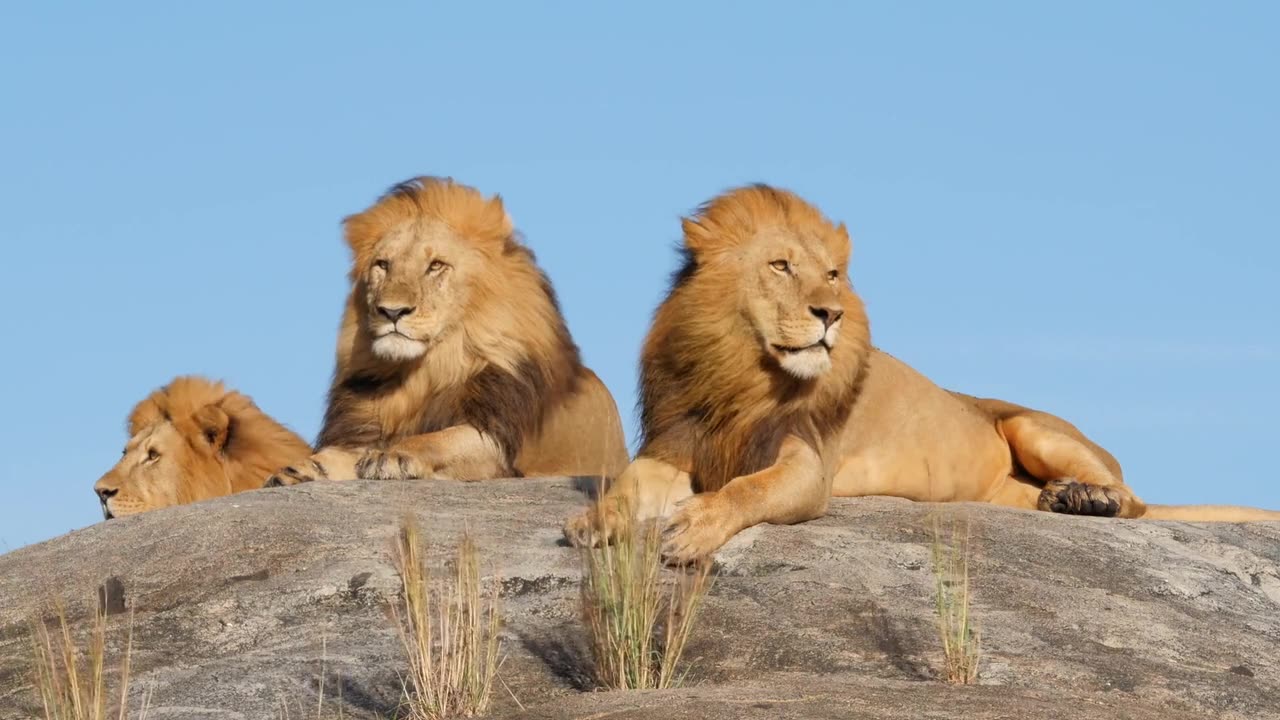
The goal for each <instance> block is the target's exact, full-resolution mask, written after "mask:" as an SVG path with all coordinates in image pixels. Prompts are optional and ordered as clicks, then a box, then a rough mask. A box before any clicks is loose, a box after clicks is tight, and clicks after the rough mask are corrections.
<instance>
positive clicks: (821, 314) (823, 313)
mask: <svg viewBox="0 0 1280 720" xmlns="http://www.w3.org/2000/svg"><path fill="white" fill-rule="evenodd" d="M809 312H811V313H813V316H814V317H816V318H818V319H819V320H821V321H822V326H823V327H824V328H829V327H831V326H832V325H835V324H836V323H838V322H840V318H842V317H844V311H843V310H841V309H840V308H836V307H814V306H812V305H811V306H809Z"/></svg>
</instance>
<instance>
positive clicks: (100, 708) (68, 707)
mask: <svg viewBox="0 0 1280 720" xmlns="http://www.w3.org/2000/svg"><path fill="white" fill-rule="evenodd" d="M54 617H55V622H56V625H57V627H56V628H55V629H50V627H49V625H50V623H48V622H45V621H44V620H39V619H37V620H33V621H32V623H31V650H32V659H33V664H34V670H33V673H32V683H33V685H34V686H35V692H36V695H37V696H38V697H39V700H40V706H41V708H42V709H43V712H44V718H45V720H107V718H110V717H115V718H117V720H126V719H127V718H130V717H137V718H145V717H146V715H147V706H148V704H149V701H150V696H149V695H144V696H143V698H142V702H141V707H140V708H139V710H138V713H137V715H131V714H130V712H129V664H130V660H131V659H132V656H133V614H132V613H130V615H129V626H128V631H127V635H126V637H125V642H124V650H123V654H122V655H121V657H120V660H119V669H118V674H119V677H118V679H117V680H116V688H115V689H114V691H113V690H112V689H110V688H108V686H107V673H108V669H107V666H108V663H107V656H108V654H109V649H108V647H107V616H106V613H105V612H103V611H102V610H101V609H99V610H98V611H97V612H95V613H94V618H93V626H92V627H91V628H90V631H89V637H88V647H86V648H84V649H83V650H82V649H81V648H80V647H79V645H78V643H77V641H76V638H75V636H74V634H73V633H72V630H71V625H70V623H69V622H68V621H67V612H66V608H65V607H64V606H63V605H62V604H61V603H59V604H57V605H55V606H54ZM113 699H114V700H115V711H114V712H113V711H112V710H111V707H110V706H111V703H112V700H113Z"/></svg>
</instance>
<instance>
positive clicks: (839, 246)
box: [832, 223, 853, 265]
mask: <svg viewBox="0 0 1280 720" xmlns="http://www.w3.org/2000/svg"><path fill="white" fill-rule="evenodd" d="M832 251H833V252H834V253H835V255H836V262H838V263H840V264H842V265H843V264H845V263H848V262H849V259H850V258H849V256H850V255H851V254H852V253H853V241H852V240H850V239H849V228H847V227H845V225H844V223H840V224H839V225H837V226H836V246H835V248H833V249H832Z"/></svg>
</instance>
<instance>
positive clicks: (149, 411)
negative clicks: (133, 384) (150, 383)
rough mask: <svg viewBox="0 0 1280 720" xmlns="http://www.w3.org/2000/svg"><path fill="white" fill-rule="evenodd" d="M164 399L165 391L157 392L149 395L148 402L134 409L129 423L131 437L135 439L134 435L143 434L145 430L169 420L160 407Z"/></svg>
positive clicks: (139, 404)
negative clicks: (161, 400)
mask: <svg viewBox="0 0 1280 720" xmlns="http://www.w3.org/2000/svg"><path fill="white" fill-rule="evenodd" d="M163 397H164V393H163V391H160V390H157V391H156V392H153V393H151V394H150V395H148V396H147V399H146V400H143V401H142V402H140V403H138V405H137V406H136V407H134V408H133V412H131V413H129V420H128V423H127V424H128V426H129V427H128V431H129V437H133V436H134V435H137V434H138V433H140V432H142V430H143V428H147V427H150V426H152V425H155V424H156V423H158V422H160V421H161V420H167V419H168V416H167V415H166V414H165V411H164V409H163V408H161V407H160V399H161V398H163Z"/></svg>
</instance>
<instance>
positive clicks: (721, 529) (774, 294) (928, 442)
mask: <svg viewBox="0 0 1280 720" xmlns="http://www.w3.org/2000/svg"><path fill="white" fill-rule="evenodd" d="M684 253H685V264H684V267H683V268H682V269H681V270H680V271H679V272H678V273H677V274H676V276H675V278H674V280H673V283H672V288H671V290H670V293H669V294H668V296H667V298H666V300H665V301H664V302H663V303H662V304H661V306H660V307H659V308H658V310H657V312H656V314H655V316H654V321H653V325H652V327H651V329H650V331H649V335H648V337H647V339H646V342H645V346H644V352H643V356H642V360H641V366H642V367H641V398H640V400H641V406H642V418H641V420H642V426H643V432H644V443H643V446H642V447H641V449H640V452H639V453H638V456H637V458H636V459H635V461H634V462H632V463H631V464H630V465H629V466H628V467H627V469H626V470H625V471H624V472H623V473H622V474H621V476H620V477H619V478H618V479H617V481H616V482H615V483H613V484H612V486H611V487H610V488H609V491H608V493H607V494H606V495H605V497H604V498H603V499H602V500H601V502H600V503H598V504H597V506H596V507H594V508H591V509H589V510H587V511H586V512H584V513H583V514H581V515H579V516H577V517H575V518H572V519H571V520H570V521H569V522H568V523H567V524H566V525H565V535H566V537H568V539H569V540H570V541H571V542H574V543H575V544H594V543H598V542H606V541H608V540H609V539H610V538H611V537H612V535H613V534H614V533H616V532H617V531H618V530H619V529H620V527H621V526H622V524H623V523H624V522H626V518H627V516H629V515H631V514H635V515H637V516H638V517H640V518H648V517H659V516H665V517H666V518H667V520H666V542H665V545H664V552H665V553H666V555H667V556H668V557H669V558H670V559H672V560H674V561H680V562H684V561H690V560H693V559H696V558H698V557H702V556H705V555H707V554H709V553H711V552H714V551H715V550H716V549H717V548H719V547H720V545H722V544H723V543H724V542H725V541H727V540H728V539H729V538H730V537H732V536H733V535H734V534H735V533H737V532H739V531H741V530H743V529H745V528H747V527H750V526H751V525H754V524H757V523H760V522H772V523H792V522H800V521H804V520H808V519H812V518H815V517H818V516H820V515H822V514H823V513H825V512H826V507H827V504H828V498H830V497H831V496H832V495H835V496H844V497H855V496H866V495H891V496H897V497H904V498H909V499H912V500H919V501H944V502H945V501H979V502H990V503H997V504H1002V505H1008V506H1013V507H1019V508H1026V509H1041V510H1048V511H1053V512H1063V513H1073V514H1086V515H1105V516H1119V517H1126V518H1137V517H1147V518H1168V519H1184V520H1264V519H1271V520H1280V513H1275V512H1271V511H1265V510H1255V509H1252V508H1236V507H1215V506H1200V507H1185V508H1167V507H1160V506H1148V505H1146V504H1144V503H1143V502H1142V501H1141V500H1140V499H1138V497H1137V496H1136V495H1134V494H1133V492H1132V490H1130V489H1129V488H1128V486H1126V485H1125V484H1124V482H1123V476H1122V474H1121V469H1120V465H1119V463H1118V462H1117V461H1116V460H1115V458H1113V457H1112V456H1111V455H1110V453H1108V452H1107V451H1106V450H1104V449H1103V448H1101V447H1100V446H1098V445H1097V444H1096V443H1094V442H1092V441H1091V440H1089V439H1088V438H1087V437H1085V436H1084V434H1083V433H1081V432H1080V431H1079V430H1078V429H1076V428H1075V427H1074V426H1072V425H1071V424H1070V423H1068V422H1066V421H1065V420H1062V419H1061V418H1058V417H1056V416H1053V415H1050V414H1047V413H1042V412H1038V411H1034V410H1030V409H1027V408H1024V407H1021V406H1018V405H1014V404H1012V403H1007V402H1003V401H1000V400H992V399H981V398H974V397H970V396H967V395H963V394H960V393H952V392H948V391H946V390H943V389H941V388H939V387H938V386H936V385H934V384H933V383H932V382H930V381H929V380H928V379H927V378H925V377H924V376H922V375H920V374H919V373H917V372H916V371H914V370H912V369H911V368H910V367H908V366H907V365H905V364H904V363H901V362H899V361H898V360H896V359H894V358H893V357H891V356H889V355H887V354H885V353H883V352H880V351H879V350H877V349H875V348H873V347H872V346H871V338H870V329H869V326H868V323H867V318H866V315H865V313H864V310H863V305H862V303H861V301H860V300H859V298H858V296H857V295H856V294H855V292H854V290H853V287H852V285H851V284H850V283H849V281H848V277H847V269H848V261H849V253H850V243H849V237H848V234H847V232H846V230H845V228H844V226H843V225H836V224H834V223H832V222H830V221H828V220H827V219H826V218H824V217H823V216H822V215H821V213H820V212H819V211H818V210H817V209H816V208H814V207H813V206H812V205H809V204H808V203H806V202H805V201H804V200H802V199H801V198H799V197H798V196H796V195H794V194H792V193H789V192H787V191H783V190H778V189H774V188H770V187H767V186H760V185H757V186H751V187H746V188H739V189H736V190H733V191H730V192H728V193H726V194H724V195H722V196H720V197H718V198H716V199H714V200H712V201H711V202H710V203H708V204H707V205H704V206H703V207H702V208H700V209H699V211H698V212H697V213H696V214H695V215H694V216H693V217H692V218H689V219H687V220H685V222H684ZM833 277H835V278H836V279H837V280H836V282H834V283H833V282H832V278H833ZM833 311H834V312H835V314H837V315H838V313H839V311H842V312H843V315H842V316H840V319H839V321H838V322H837V323H835V324H834V325H832V326H831V327H829V328H827V330H826V332H827V335H825V336H823V335H821V334H822V333H823V325H824V324H825V323H827V322H828V321H829V320H830V318H831V317H832V315H833ZM833 331H838V333H837V334H836V335H835V341H834V343H832V344H831V346H830V349H829V352H827V353H826V356H825V357H824V356H823V347H820V346H818V345H817V344H816V343H815V341H814V339H815V338H817V337H820V336H821V337H824V338H827V339H829V338H830V337H832V333H833ZM824 342H825V341H824ZM806 348H807V349H806ZM801 353H803V354H804V355H805V356H806V357H808V358H809V359H807V360H805V361H804V362H803V363H800V364H797V361H796V356H797V355H799V354H801ZM813 368H817V369H821V368H827V369H826V370H825V371H823V372H821V373H820V374H817V375H816V376H815V375H813V372H812V369H813Z"/></svg>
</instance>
